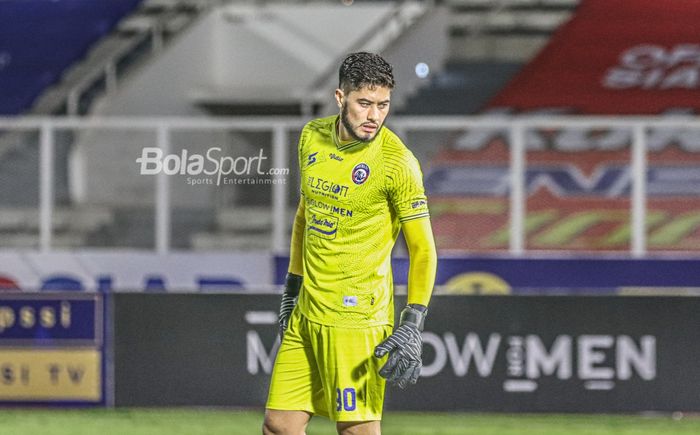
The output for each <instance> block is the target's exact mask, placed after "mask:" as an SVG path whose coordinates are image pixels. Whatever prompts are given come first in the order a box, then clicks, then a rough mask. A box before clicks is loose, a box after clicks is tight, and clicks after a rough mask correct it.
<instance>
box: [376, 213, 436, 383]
mask: <svg viewBox="0 0 700 435" xmlns="http://www.w3.org/2000/svg"><path fill="white" fill-rule="evenodd" d="M402 229H403V231H404V238H405V239H406V244H407V245H408V255H409V258H410V265H409V270H408V305H406V307H405V308H404V309H403V310H402V311H401V319H400V322H399V326H398V328H396V329H395V330H394V332H393V333H392V334H391V335H390V336H389V338H387V339H386V340H384V341H383V342H382V343H381V344H379V345H378V346H377V347H376V348H375V349H374V355H375V356H376V357H377V358H381V357H383V356H384V355H386V354H389V358H388V359H387V361H386V363H385V364H384V366H382V368H381V369H380V370H379V374H380V375H381V376H383V377H384V378H386V379H387V381H388V382H389V383H392V384H395V385H397V386H398V387H399V388H405V387H406V385H408V384H409V383H411V384H415V383H416V382H417V381H418V377H419V376H420V371H421V368H422V367H423V361H422V353H423V338H422V336H421V331H423V325H424V323H425V316H426V315H427V313H428V303H429V302H430V296H431V295H432V293H433V285H434V283H435V271H436V268H437V254H436V252H435V241H434V239H433V232H432V229H431V227H430V220H429V219H415V220H410V221H407V222H405V223H404V224H403V226H402Z"/></svg>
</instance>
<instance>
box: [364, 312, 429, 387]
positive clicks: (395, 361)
mask: <svg viewBox="0 0 700 435" xmlns="http://www.w3.org/2000/svg"><path fill="white" fill-rule="evenodd" d="M427 313H428V308H427V307H425V306H423V305H418V304H411V305H407V306H406V308H404V309H403V311H401V321H400V322H399V327H398V328H396V329H395V330H394V333H393V334H391V335H390V336H389V338H387V339H386V340H384V341H383V342H381V343H380V344H379V345H378V346H377V347H375V348H374V356H376V357H377V358H381V357H383V356H384V355H386V354H387V353H388V354H389V358H388V359H387V361H386V363H385V364H384V366H382V368H381V369H379V374H380V375H381V376H382V377H383V378H385V379H386V380H387V382H389V383H390V384H393V385H396V386H398V387H399V388H406V386H407V385H408V384H409V383H411V384H415V383H416V382H417V381H418V376H420V370H421V368H422V367H423V360H422V359H421V354H422V353H423V337H422V336H421V334H420V333H421V331H422V330H423V325H424V323H425V316H426V314H427Z"/></svg>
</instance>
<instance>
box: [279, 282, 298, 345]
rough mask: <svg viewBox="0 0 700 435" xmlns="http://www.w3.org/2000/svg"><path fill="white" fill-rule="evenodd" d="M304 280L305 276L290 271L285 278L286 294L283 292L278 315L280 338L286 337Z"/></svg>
mask: <svg viewBox="0 0 700 435" xmlns="http://www.w3.org/2000/svg"><path fill="white" fill-rule="evenodd" d="M303 280H304V277H303V276H300V275H295V274H293V273H288V274H287V276H286V278H285V279H284V294H282V302H281V303H280V314H279V317H278V321H279V325H280V340H282V338H284V331H286V330H287V326H288V325H289V316H291V315H292V310H293V309H294V305H296V303H297V296H299V289H301V283H302V281H303Z"/></svg>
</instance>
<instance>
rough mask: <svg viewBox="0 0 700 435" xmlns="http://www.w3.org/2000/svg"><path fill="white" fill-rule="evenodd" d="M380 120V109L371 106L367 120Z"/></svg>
mask: <svg viewBox="0 0 700 435" xmlns="http://www.w3.org/2000/svg"><path fill="white" fill-rule="evenodd" d="M378 119H379V108H378V107H377V106H370V108H369V110H368V111H367V120H368V121H376V120H378Z"/></svg>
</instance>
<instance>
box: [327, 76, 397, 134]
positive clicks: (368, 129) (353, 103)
mask: <svg viewBox="0 0 700 435" xmlns="http://www.w3.org/2000/svg"><path fill="white" fill-rule="evenodd" d="M390 96H391V89H389V88H387V87H384V86H373V87H368V86H363V87H361V88H360V89H357V90H354V91H350V92H348V93H347V94H346V93H344V92H343V91H342V90H341V89H336V91H335V98H336V101H337V102H338V106H339V107H340V126H339V128H338V130H339V133H340V140H342V141H347V140H359V141H362V142H369V141H371V140H372V139H374V137H375V136H376V135H377V133H379V130H380V129H381V128H382V126H383V125H384V119H385V118H386V116H387V115H388V114H389V99H390Z"/></svg>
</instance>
